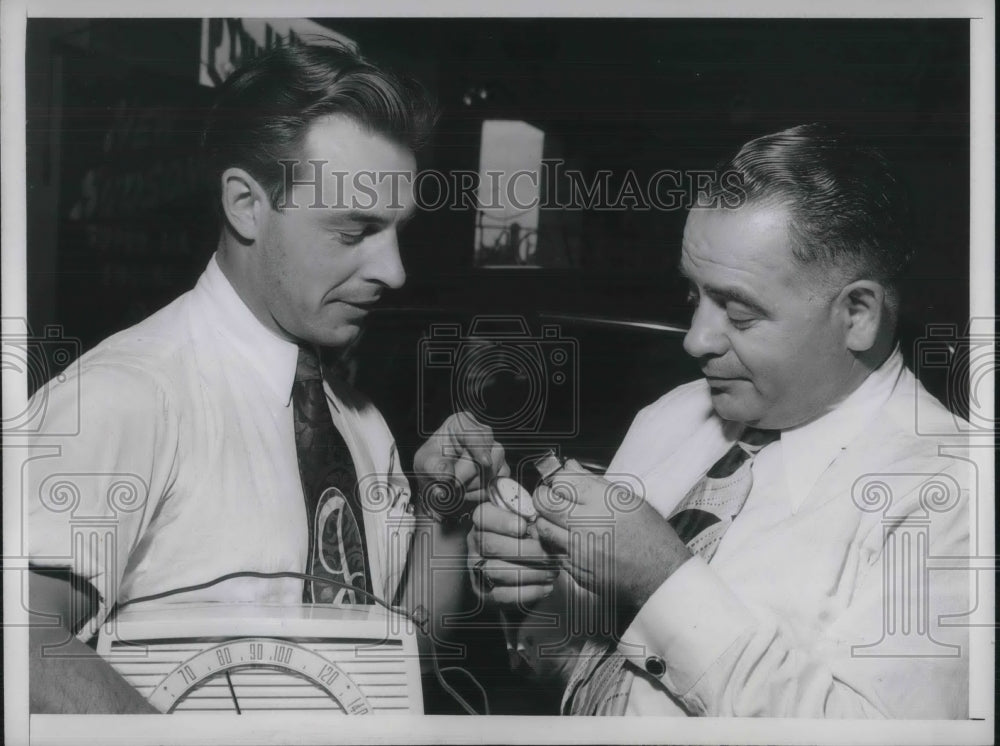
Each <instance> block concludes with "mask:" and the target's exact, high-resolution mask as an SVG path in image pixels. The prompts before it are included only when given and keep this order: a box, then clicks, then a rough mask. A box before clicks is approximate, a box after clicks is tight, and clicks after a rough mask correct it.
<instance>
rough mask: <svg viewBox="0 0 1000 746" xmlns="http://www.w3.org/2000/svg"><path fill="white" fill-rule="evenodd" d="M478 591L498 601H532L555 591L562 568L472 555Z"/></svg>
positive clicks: (508, 603) (474, 587)
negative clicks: (539, 566)
mask: <svg viewBox="0 0 1000 746" xmlns="http://www.w3.org/2000/svg"><path fill="white" fill-rule="evenodd" d="M469 569H470V571H471V574H472V587H473V589H474V590H475V592H476V593H477V594H478V595H479V596H481V597H483V598H485V599H487V600H489V601H491V602H492V603H495V604H501V605H513V604H518V605H522V606H526V605H530V604H533V603H535V602H536V601H539V600H541V599H542V598H545V597H546V596H549V595H551V594H552V591H553V589H554V588H555V581H556V578H557V577H558V575H559V569H558V568H548V569H543V568H534V567H525V566H523V565H518V564H514V563H511V562H506V561H504V560H500V559H488V558H485V557H479V556H478V555H476V554H470V555H469Z"/></svg>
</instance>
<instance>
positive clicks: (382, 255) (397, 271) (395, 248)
mask: <svg viewBox="0 0 1000 746" xmlns="http://www.w3.org/2000/svg"><path fill="white" fill-rule="evenodd" d="M368 240H369V241H370V242H371V245H370V246H369V247H368V248H369V252H368V253H367V256H366V264H365V279H367V280H372V281H374V282H379V283H381V284H383V285H385V286H386V287H389V288H393V289H396V288H401V287H403V283H405V282H406V270H405V269H404V268H403V259H402V257H400V255H399V236H398V235H397V233H396V229H395V228H386V229H385V230H383V231H379V232H378V233H376V234H375V235H374V236H372V237H371V238H369V239H368Z"/></svg>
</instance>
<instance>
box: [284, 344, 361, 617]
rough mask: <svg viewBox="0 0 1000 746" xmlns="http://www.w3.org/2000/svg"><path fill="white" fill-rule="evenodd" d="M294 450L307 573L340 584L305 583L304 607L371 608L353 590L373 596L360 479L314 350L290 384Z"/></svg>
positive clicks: (305, 353) (303, 355)
mask: <svg viewBox="0 0 1000 746" xmlns="http://www.w3.org/2000/svg"><path fill="white" fill-rule="evenodd" d="M292 408H293V413H294V422H295V451H296V453H297V455H298V461H299V475H300V476H301V477H302V493H303V495H304V497H305V501H306V517H307V519H308V522H309V559H308V561H307V563H306V572H307V573H309V574H311V575H318V576H321V577H327V578H331V579H333V580H336V581H338V582H339V583H340V584H342V585H334V584H332V583H320V582H316V581H308V580H307V581H306V582H305V583H304V586H303V589H302V600H303V601H304V602H305V603H313V602H318V603H370V601H369V600H368V599H367V598H366V597H365V596H364V595H362V594H360V593H355V592H354V591H353V590H351V589H350V587H348V588H345V587H343V585H347V586H353V587H354V588H359V589H361V590H365V591H368V592H369V593H370V592H371V578H370V577H369V573H368V547H367V540H366V537H365V532H364V517H363V515H362V512H361V511H362V508H361V503H360V500H359V498H358V477H357V472H356V471H355V469H354V461H353V460H352V459H351V452H350V450H348V447H347V443H346V442H345V441H344V437H343V435H341V433H340V431H339V430H337V428H336V426H335V425H334V424H333V417H332V416H331V415H330V408H329V405H328V404H327V400H326V392H325V391H324V390H323V373H322V370H321V368H320V362H319V358H318V357H317V355H316V353H315V351H313V350H312V349H309V348H306V347H300V348H299V359H298V364H297V365H296V367H295V382H294V383H293V384H292Z"/></svg>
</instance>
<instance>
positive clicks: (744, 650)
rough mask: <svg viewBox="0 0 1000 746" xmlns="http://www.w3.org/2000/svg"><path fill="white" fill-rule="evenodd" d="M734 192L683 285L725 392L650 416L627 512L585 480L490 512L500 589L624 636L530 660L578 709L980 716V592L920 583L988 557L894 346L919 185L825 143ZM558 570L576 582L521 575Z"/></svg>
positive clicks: (485, 510)
mask: <svg viewBox="0 0 1000 746" xmlns="http://www.w3.org/2000/svg"><path fill="white" fill-rule="evenodd" d="M722 172H735V173H736V174H738V176H739V177H740V179H739V181H740V183H742V185H743V187H742V191H741V192H740V193H737V194H733V193H729V194H726V193H723V192H722V191H721V187H720V189H719V190H718V191H717V192H716V193H715V194H713V197H716V198H717V199H714V200H713V201H712V203H711V204H710V205H709V206H705V207H699V208H697V209H694V210H692V212H691V214H690V216H689V217H688V220H687V225H686V227H685V231H684V238H683V244H682V256H681V265H680V267H681V271H682V273H683V274H684V275H685V276H686V277H687V279H688V280H689V282H690V300H691V303H692V305H693V306H694V318H693V320H692V323H691V328H690V330H689V331H688V334H687V336H686V338H685V342H684V347H685V350H686V351H687V352H688V353H689V354H690V355H692V356H693V357H695V358H696V359H697V360H698V361H699V363H700V365H701V368H702V371H703V372H704V379H702V380H699V381H696V382H693V383H691V384H687V385H684V386H681V387H679V388H677V389H675V390H674V391H671V392H670V393H668V394H667V395H666V396H664V397H663V398H661V399H660V400H659V401H657V402H655V403H654V404H652V405H650V406H649V407H647V408H646V409H644V410H642V411H641V412H640V413H639V414H638V416H637V417H636V419H635V422H634V424H633V426H632V428H631V430H630V431H629V433H628V434H627V436H626V438H625V441H624V442H623V443H622V445H621V447H620V449H619V451H618V453H617V455H616V456H615V458H614V460H613V462H612V463H611V465H610V468H609V473H613V474H615V475H627V476H628V477H629V479H628V480H627V481H628V482H629V483H630V484H631V485H632V486H633V495H632V500H631V501H629V500H622V497H621V495H620V494H616V488H613V487H612V485H611V483H610V482H608V481H606V480H604V479H602V478H601V477H598V476H595V475H590V474H588V473H587V472H586V471H585V470H583V469H581V468H580V467H579V465H578V464H576V463H575V462H572V461H570V462H568V463H567V464H566V465H565V466H564V468H563V469H562V470H561V471H559V472H557V473H556V475H555V476H554V478H553V479H552V481H550V482H549V484H548V485H545V484H543V485H542V486H541V487H539V489H538V491H537V492H536V494H535V496H534V497H535V502H536V505H537V508H538V512H539V513H540V514H541V516H540V517H539V518H538V520H537V523H535V524H534V525H529V524H528V523H527V522H526V521H524V520H523V519H520V518H518V517H516V516H513V515H510V514H503V513H502V512H500V511H498V510H497V509H496V508H494V507H493V506H491V505H483V506H481V507H480V508H478V509H477V512H476V514H475V523H476V529H475V530H474V531H473V534H472V536H471V546H472V548H473V555H472V559H473V560H475V562H476V564H477V566H478V571H479V574H480V575H481V577H482V578H483V580H484V587H483V592H484V593H485V594H486V595H487V596H488V597H489V598H491V599H492V600H494V601H495V602H497V603H501V604H509V603H512V602H514V601H516V600H520V601H521V602H522V603H535V602H538V605H537V607H536V611H538V612H542V611H545V612H553V613H556V614H561V615H562V616H563V617H564V621H566V622H567V624H566V625H565V626H566V627H569V628H572V627H573V626H574V622H573V619H572V618H569V619H567V617H573V616H574V615H580V614H581V613H583V612H586V613H588V614H591V615H592V616H593V615H594V614H597V615H600V614H601V613H602V612H601V610H604V612H603V613H604V615H605V617H610V618H606V619H605V620H604V622H603V624H599V625H596V626H593V625H592V626H591V628H590V629H589V631H588V630H587V629H582V628H583V627H585V626H586V625H581V624H579V623H576V625H575V626H576V627H577V628H578V629H577V639H573V636H572V635H571V634H570V633H565V636H564V637H563V638H562V639H558V640H555V641H553V640H551V639H550V640H548V641H547V642H548V643H549V644H548V645H546V644H545V641H544V640H540V639H539V638H540V637H542V636H543V634H544V630H543V629H542V628H541V626H539V625H535V627H532V625H530V624H525V625H523V626H522V629H521V633H520V634H521V639H522V644H523V645H524V647H526V648H527V650H528V654H527V655H528V658H529V659H530V660H531V662H532V663H533V665H534V666H535V667H536V668H537V669H538V670H553V669H554V670H557V671H560V672H562V673H563V674H564V675H566V676H568V680H565V681H564V682H563V683H564V684H565V695H564V711H565V712H567V713H573V714H589V715H594V714H630V715H631V714H636V715H641V714H659V715H676V716H684V715H703V716H712V715H732V716H796V717H861V718H865V717H896V718H899V717H909V718H935V717H947V718H957V717H963V716H965V715H966V710H967V701H968V700H967V698H968V668H967V663H968V648H967V644H966V637H965V635H964V634H963V630H962V629H961V627H960V625H959V626H948V625H947V620H945V621H942V617H943V615H945V614H961V613H962V612H965V611H966V610H967V589H966V580H965V578H964V577H962V578H955V577H952V576H951V575H950V574H949V573H926V572H925V571H921V570H919V569H917V568H920V567H922V565H921V564H920V561H921V557H923V558H926V557H927V556H954V557H961V556H964V555H967V553H968V539H969V536H968V523H967V521H968V510H967V500H968V494H967V489H968V487H969V484H968V480H967V478H966V475H965V473H964V471H963V468H962V463H963V462H961V461H960V460H959V459H955V458H950V457H948V456H946V455H943V452H942V451H941V450H940V449H939V446H940V445H941V444H942V441H941V439H939V438H926V437H920V436H918V435H917V434H916V432H915V427H914V422H915V418H914V412H915V408H922V410H923V411H922V416H923V415H927V416H932V417H936V418H938V419H939V420H940V422H941V423H943V424H947V423H953V420H952V418H951V415H950V413H949V412H948V411H947V410H946V409H945V408H944V407H943V406H942V405H941V404H940V403H938V402H937V401H936V400H935V399H934V398H933V397H931V396H930V395H928V394H927V393H926V391H925V390H924V389H923V388H922V386H921V385H920V384H919V382H917V381H916V379H915V378H914V376H913V374H912V373H911V372H910V371H909V370H907V369H906V368H905V367H904V365H903V360H902V355H901V353H900V349H899V345H898V342H897V340H896V336H895V330H896V322H897V315H898V309H899V297H898V288H897V281H898V278H899V277H900V275H901V273H902V271H903V269H904V267H905V265H906V263H907V259H908V255H909V253H910V244H909V243H908V242H907V240H906V238H905V236H906V230H905V229H906V217H905V212H904V210H903V201H902V198H901V195H900V188H899V185H898V184H897V182H896V179H895V178H894V177H893V175H892V174H891V172H890V171H889V169H888V167H887V164H886V162H885V160H884V159H883V157H882V156H881V155H880V154H879V153H878V152H876V151H874V150H872V149H870V148H866V147H863V146H860V145H858V144H855V143H853V142H851V141H849V140H847V139H845V138H843V137H840V136H837V135H834V134H831V133H830V132H829V131H827V130H826V129H825V128H823V127H821V126H818V125H809V126H801V127H796V128H793V129H790V130H786V131H784V132H779V133H777V134H773V135H769V136H766V137H762V138H759V139H757V140H754V141H752V142H750V143H748V144H746V145H745V146H743V148H741V149H740V151H739V152H738V153H737V155H736V156H735V157H734V158H733V159H732V160H731V161H730V162H729V163H728V164H727V165H726V166H724V167H723V169H722ZM730 183H731V182H730ZM952 429H954V425H953V424H952ZM937 431H938V432H946V431H947V430H943V429H940V430H937ZM618 493H620V490H618ZM611 495H616V496H615V498H614V499H611V497H610V496H611ZM876 495H877V497H878V499H876ZM931 495H936V496H937V497H936V498H932V497H931ZM917 535H919V538H917ZM910 542H912V543H910ZM479 556H482V557H483V558H485V559H486V561H485V562H482V561H480V560H478V557H479ZM553 557H554V558H556V559H557V560H558V562H559V563H560V564H561V566H562V568H563V569H564V573H563V575H562V576H561V579H560V582H558V583H556V584H555V585H554V586H553V585H550V584H545V583H534V584H532V583H528V582H525V581H524V580H522V576H521V574H520V573H519V572H518V568H519V567H521V566H531V567H538V566H544V565H545V563H546V562H547V561H551V559H552V558H553ZM906 567H910V568H912V571H907V570H905V569H904V568H906ZM529 619H530V618H529ZM581 632H582V634H581ZM567 649H568V650H569V651H571V652H570V653H567V652H566V651H567Z"/></svg>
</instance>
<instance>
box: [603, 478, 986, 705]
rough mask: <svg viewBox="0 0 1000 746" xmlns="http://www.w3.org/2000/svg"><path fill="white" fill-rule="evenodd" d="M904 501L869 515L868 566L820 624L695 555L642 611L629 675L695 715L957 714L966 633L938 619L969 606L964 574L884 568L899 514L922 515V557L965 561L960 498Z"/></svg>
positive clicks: (628, 639) (901, 528) (628, 635)
mask: <svg viewBox="0 0 1000 746" xmlns="http://www.w3.org/2000/svg"><path fill="white" fill-rule="evenodd" d="M916 492H919V490H917V491H915V493H916ZM967 494H968V493H967V491H962V495H963V498H965V497H967ZM912 503H913V509H912V510H911V511H910V516H908V517H901V519H900V521H899V522H898V523H897V524H896V525H895V526H893V527H888V528H887V527H885V526H884V525H882V524H881V523H878V522H875V526H874V528H873V529H872V530H871V531H870V532H869V534H868V535H867V536H866V537H864V538H862V539H860V540H859V542H860V546H859V547H858V550H859V551H860V552H861V553H864V552H865V550H866V545H867V546H869V547H870V557H869V559H868V565H869V566H868V567H867V571H866V572H865V573H863V574H861V575H860V576H859V581H858V585H857V587H856V588H855V589H854V591H853V595H852V597H851V602H850V604H849V605H848V606H847V608H846V609H845V610H844V611H843V613H842V614H841V615H840V616H839V617H838V618H836V619H833V620H830V622H829V623H828V624H826V625H824V626H818V625H807V624H806V623H805V622H798V623H796V622H793V621H791V620H787V619H782V618H780V617H778V616H777V615H776V614H775V613H773V612H772V611H771V610H769V609H766V608H759V607H751V606H748V605H747V604H746V603H744V602H743V601H742V600H741V599H740V598H739V597H738V596H737V594H736V593H734V592H733V590H732V589H730V588H729V587H728V586H727V585H726V583H725V582H724V581H723V580H722V579H720V577H719V576H718V574H717V573H716V572H715V571H714V570H713V569H712V567H711V566H710V565H708V564H706V563H705V562H704V561H703V560H702V559H701V558H699V557H694V558H692V559H691V560H689V561H687V562H686V563H685V564H684V565H682V566H681V567H680V568H679V569H678V571H677V572H675V573H674V574H673V575H672V576H671V577H669V578H668V579H667V580H666V581H665V582H664V583H663V584H662V585H661V586H660V588H659V589H658V590H657V591H656V592H655V593H654V594H653V595H652V596H651V597H650V598H649V599H648V601H647V603H646V604H645V605H644V606H643V607H642V609H640V611H639V613H638V615H637V616H636V617H635V619H634V620H633V622H632V624H631V626H630V627H629V628H628V630H626V632H625V634H624V635H623V637H622V639H621V644H620V650H621V652H622V653H623V654H624V655H626V656H628V657H629V658H630V660H631V661H632V662H633V663H634V664H635V665H636V666H637V667H638V670H639V672H640V673H639V674H638V675H640V676H643V677H644V678H646V679H647V680H650V681H651V682H652V683H653V685H654V686H660V687H663V688H665V689H666V690H667V691H668V692H669V693H670V694H671V695H673V696H674V697H675V698H677V699H679V700H680V701H681V702H682V703H683V704H684V706H685V707H686V708H687V709H688V710H689V712H691V713H693V714H696V715H705V716H741V717H750V716H767V717H783V716H784V717H815V718H820V717H843V718H880V717H887V718H920V719H926V718H960V717H965V716H966V715H967V707H968V644H967V638H968V635H967V630H966V629H965V628H963V627H962V626H961V623H960V622H959V623H958V624H955V625H954V626H949V625H948V623H947V621H946V619H945V615H947V614H961V613H963V612H965V611H966V610H967V609H968V608H969V606H968V590H967V589H968V577H967V575H966V574H964V573H951V572H927V573H921V572H918V571H916V570H917V569H918V568H917V567H914V570H915V571H914V572H910V573H908V574H906V575H905V576H898V577H897V576H896V575H895V571H896V570H898V569H899V566H898V565H894V563H899V562H900V561H901V559H905V558H904V557H902V556H901V555H900V551H901V550H903V549H904V548H905V547H904V544H905V542H904V541H903V538H902V537H903V534H904V533H906V532H907V525H914V524H913V523H912V522H911V523H910V524H908V523H907V521H908V520H911V521H912V520H916V521H917V523H921V522H923V521H925V519H926V518H927V517H928V516H930V517H931V518H933V520H932V521H929V523H930V524H931V525H929V530H927V531H924V532H923V534H924V536H926V537H929V545H928V547H927V550H928V551H927V555H926V556H929V557H963V556H967V555H968V512H967V510H965V509H964V506H966V505H967V503H965V502H964V500H963V504H962V505H960V506H956V508H955V509H951V510H949V511H947V512H946V513H939V514H935V513H932V512H931V513H928V511H927V510H923V509H921V507H920V505H919V503H918V500H916V499H914V500H912ZM922 525H927V524H922ZM914 536H915V534H911V538H913V537H914ZM914 540H915V541H919V540H917V539H914ZM957 576H960V577H957ZM899 577H902V578H903V579H902V581H899ZM790 592H793V591H790ZM925 594H926V595H925ZM921 599H925V600H926V605H923V601H922V600H921ZM904 619H906V620H908V621H903V620H904ZM887 620H889V621H887ZM893 620H895V621H893ZM894 625H895V626H894ZM634 646H638V647H634ZM637 650H639V651H641V653H636V651H637ZM650 659H653V660H654V661H655V662H656V663H655V665H652V666H651V665H649V663H648V661H649V660H650Z"/></svg>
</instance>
